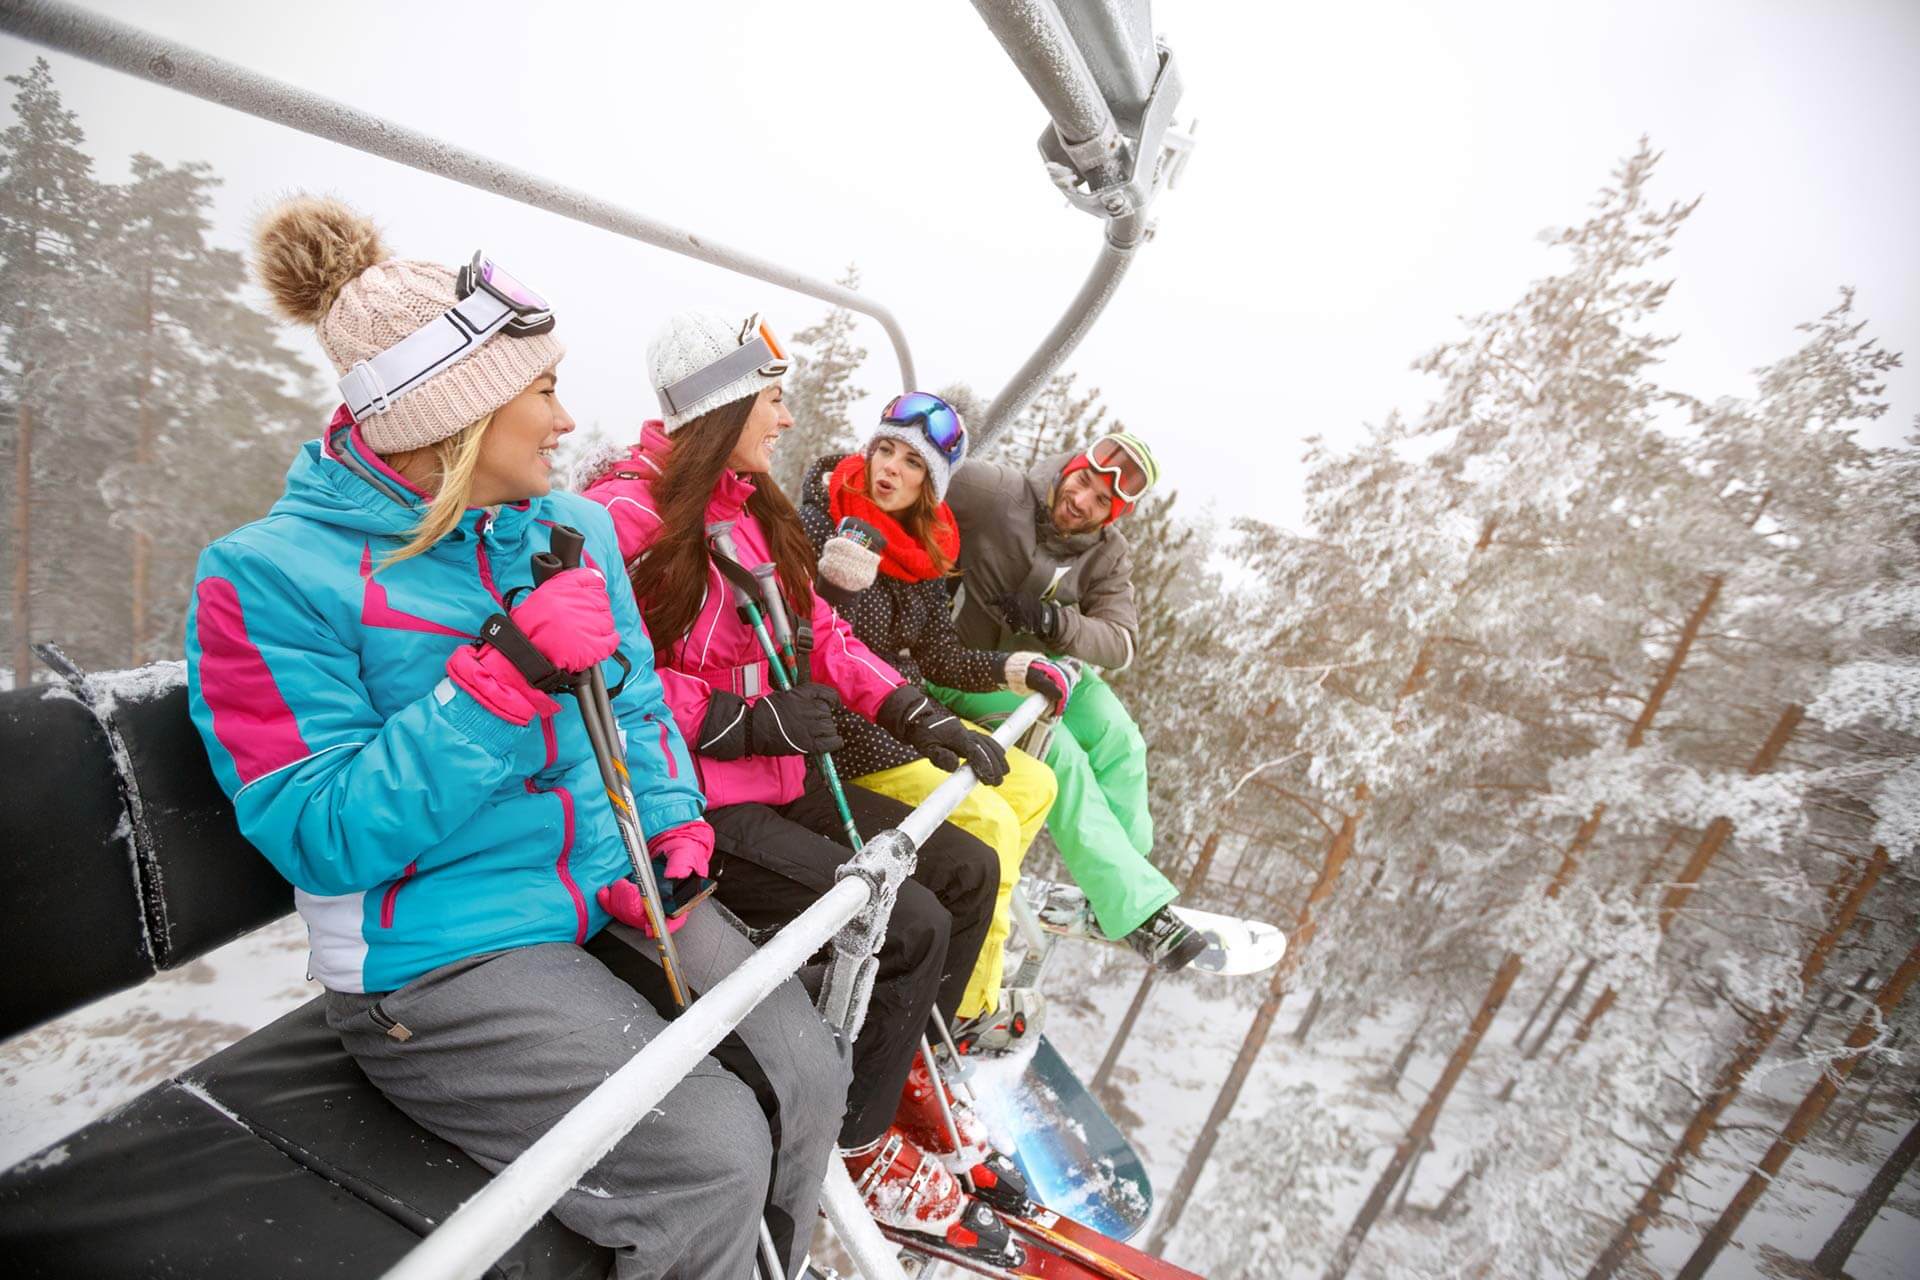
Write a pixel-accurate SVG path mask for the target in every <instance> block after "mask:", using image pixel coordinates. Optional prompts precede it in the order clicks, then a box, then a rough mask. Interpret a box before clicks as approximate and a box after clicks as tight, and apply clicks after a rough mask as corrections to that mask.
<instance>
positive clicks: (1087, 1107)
mask: <svg viewBox="0 0 1920 1280" xmlns="http://www.w3.org/2000/svg"><path fill="white" fill-rule="evenodd" d="M964 1061H965V1065H964V1066H963V1067H962V1068H961V1073H962V1078H963V1079H965V1080H966V1082H967V1084H968V1085H969V1087H970V1088H971V1090H972V1093H973V1099H974V1102H973V1106H974V1110H975V1112H976V1113H977V1114H978V1115H979V1116H980V1119H981V1121H982V1122H983V1123H984V1124H985V1125H986V1126H987V1132H988V1133H990V1134H992V1135H993V1138H994V1141H995V1144H996V1145H997V1146H999V1148H1000V1149H1001V1150H1002V1151H1005V1152H1006V1153H1007V1154H1008V1155H1009V1156H1011V1157H1012V1158H1013V1162H1014V1163H1015V1164H1016V1165H1018V1166H1019V1168H1020V1173H1021V1175H1022V1176H1023V1177H1025V1178H1026V1180H1027V1190H1028V1193H1029V1194H1030V1195H1031V1196H1032V1197H1033V1199H1034V1200H1036V1201H1037V1202H1039V1203H1040V1204H1043V1205H1045V1206H1046V1207H1047V1208H1048V1209H1049V1210H1051V1211H1052V1212H1054V1213H1057V1214H1060V1215H1062V1216H1063V1217H1064V1218H1067V1219H1071V1220H1073V1221H1074V1222H1075V1223H1077V1224H1080V1225H1081V1226H1083V1227H1085V1228H1088V1229H1091V1230H1092V1231H1094V1232H1097V1233H1098V1234H1099V1235H1101V1236H1104V1237H1106V1238H1108V1239H1110V1240H1116V1241H1118V1240H1125V1239H1127V1238H1129V1237H1130V1236H1132V1235H1133V1234H1134V1233H1135V1232H1136V1231H1138V1230H1139V1229H1140V1226H1141V1224H1142V1223H1144V1222H1145V1221H1146V1220H1147V1212H1148V1210H1150V1209H1151V1208H1152V1207H1153V1184H1152V1182H1151V1181H1149V1180H1148V1178H1147V1170H1146V1166H1145V1165H1143V1164H1142V1163H1141V1162H1140V1156H1139V1153H1138V1152H1136V1151H1135V1150H1134V1149H1133V1144H1132V1143H1130V1142H1128V1141H1127V1138H1126V1135H1125V1134H1123V1133H1121V1132H1120V1127H1119V1126H1118V1125H1116V1124H1115V1123H1114V1122H1113V1119H1112V1117H1110V1116H1109V1115H1107V1112H1106V1109H1105V1108H1104V1107H1102V1106H1101V1105H1100V1103H1099V1101H1098V1100H1097V1099H1095V1098H1094V1096H1093V1094H1091V1093H1090V1092H1088V1091H1087V1087H1086V1085H1084V1084H1082V1083H1080V1077H1079V1076H1077V1075H1075V1074H1074V1070H1073V1068H1072V1067H1070V1066H1068V1065H1067V1061H1066V1059H1065V1058H1062V1057H1061V1056H1060V1052H1059V1050H1057V1049H1055V1048H1054V1047H1053V1045H1052V1043H1051V1042H1049V1041H1048V1039H1047V1038H1046V1036H1044V1035H1042V1036H1038V1037H1036V1043H1035V1045H1034V1047H1033V1050H1032V1053H1031V1054H1030V1055H1027V1054H1020V1053H1015V1054H1011V1055H1009V1056H1007V1057H1003V1058H973V1057H969V1058H967V1059H965V1060H964Z"/></svg>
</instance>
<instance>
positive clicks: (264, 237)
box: [254, 196, 567, 453]
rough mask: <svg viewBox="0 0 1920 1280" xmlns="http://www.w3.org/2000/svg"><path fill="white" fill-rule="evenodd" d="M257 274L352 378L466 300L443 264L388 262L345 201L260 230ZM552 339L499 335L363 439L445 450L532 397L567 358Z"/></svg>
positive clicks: (400, 402)
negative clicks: (444, 443)
mask: <svg viewBox="0 0 1920 1280" xmlns="http://www.w3.org/2000/svg"><path fill="white" fill-rule="evenodd" d="M254 271H255V274H257V275H258V276H259V277H260V281H261V283H262V284H264V285H265V286H266V288H267V291H268V293H270V294H271V295H272V296H273V299H274V302H275V303H276V304H278V306H279V308H280V310H281V311H282V312H283V313H285V314H286V315H287V316H288V317H289V318H290V319H293V320H297V321H301V322H303V323H306V324H311V325H312V326H313V327H314V332H315V333H316V334H317V335H318V337H319V339H320V346H321V348H322V349H323V350H324V351H325V352H326V353H327V358H328V359H329V360H331V361H333V367H334V368H335V369H337V370H338V371H339V372H341V373H343V374H344V373H346V372H347V370H349V369H351V368H352V367H353V366H354V365H355V364H357V363H359V362H360V361H362V360H371V359H372V358H373V357H374V356H376V355H378V354H380V353H381V352H382V351H385V350H386V349H387V348H388V347H391V346H392V345H393V344H394V343H396V342H399V341H400V340H401V339H402V338H405V337H406V336H408V335H409V334H411V333H413V332H414V331H415V330H416V329H419V328H420V327H421V326H423V325H426V324H430V323H432V322H433V321H435V320H437V319H439V318H440V316H441V314H442V313H443V312H445V311H446V310H447V308H449V307H451V306H452V305H453V304H454V303H456V302H458V301H459V299H458V298H456V297H455V296H454V284H455V281H456V280H457V278H458V276H457V273H456V272H454V271H453V270H451V269H449V268H447V267H443V266H441V265H440V264H438V263H435V262H419V261H415V260H412V259H402V258H389V257H387V255H386V250H385V247H384V246H382V245H381V243H380V238H379V233H378V232H377V231H375V230H374V227H373V224H372V223H371V222H369V221H367V219H366V218H364V217H362V216H361V215H359V214H357V213H355V212H354V211H353V210H352V209H349V208H348V207H347V206H345V205H343V204H341V203H340V202H339V201H337V200H330V199H326V198H322V197H315V196H296V197H295V198H293V199H291V200H287V201H284V202H282V203H281V204H279V205H277V206H275V207H274V208H273V209H272V210H271V211H269V212H268V214H267V216H266V217H265V218H263V219H262V220H261V223H260V226H259V228H258V230H257V231H256V232H255V234H254ZM566 351H567V349H566V347H564V346H563V345H561V343H560V342H559V340H558V339H556V338H555V337H554V336H553V334H552V332H551V331H549V332H547V333H542V334H536V335H534V336H533V337H527V338H517V337H514V336H513V335H511V334H507V333H496V334H495V335H493V336H492V337H491V338H489V339H487V340H486V341H485V342H483V343H481V344H480V345H479V346H477V347H475V348H473V349H472V350H470V351H469V352H468V353H467V354H466V355H464V356H462V357H461V358H460V359H458V360H456V361H455V362H454V363H452V364H450V365H448V366H447V367H446V368H445V369H442V370H441V371H440V372H439V373H436V374H434V375H433V376H432V377H431V378H427V379H425V380H423V381H421V382H419V383H417V384H416V385H414V386H412V387H410V388H408V389H407V390H406V391H404V392H402V393H401V394H399V395H398V396H395V397H394V398H393V400H392V407H391V408H390V409H388V410H387V411H386V412H385V413H370V414H368V415H367V416H366V418H365V420H364V421H362V422H361V424H360V431H361V434H362V435H363V436H364V437H365V439H366V442H367V444H368V446H369V447H370V448H372V449H373V450H374V451H375V452H378V453H398V452H401V451H403V450H407V449H418V448H421V447H422V446H425V445H430V444H433V443H434V442H435V441H438V440H444V439H446V438H447V437H448V436H451V435H454V434H456V433H458V432H459V431H461V430H462V429H464V428H465V427H467V426H468V425H469V424H471V423H474V422H477V421H479V420H480V419H481V418H484V417H486V416H487V415H488V414H489V413H492V412H493V411H494V410H495V409H498V408H499V407H500V406H501V405H503V404H505V403H506V402H507V401H509V400H511V399H513V398H514V397H515V396H517V395H519V394H520V393H521V392H522V391H525V390H526V389H527V388H528V387H529V386H530V385H532V383H533V381H534V379H536V378H538V377H539V376H540V375H541V374H543V373H545V372H547V371H548V370H549V369H551V368H553V366H554V365H556V364H558V363H559V361H560V357H561V356H563V355H565V354H566Z"/></svg>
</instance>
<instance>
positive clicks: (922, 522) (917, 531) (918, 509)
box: [846, 448, 959, 578]
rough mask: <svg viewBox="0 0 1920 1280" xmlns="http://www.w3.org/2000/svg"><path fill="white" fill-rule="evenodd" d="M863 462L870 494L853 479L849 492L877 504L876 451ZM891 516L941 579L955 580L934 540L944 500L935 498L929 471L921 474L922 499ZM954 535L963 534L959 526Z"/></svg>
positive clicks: (849, 483)
mask: <svg viewBox="0 0 1920 1280" xmlns="http://www.w3.org/2000/svg"><path fill="white" fill-rule="evenodd" d="M862 460H863V461H864V462H865V463H866V466H865V467H864V468H862V470H861V474H862V476H863V477H864V483H865V485H866V491H865V492H864V493H862V492H861V491H860V490H859V489H858V488H856V487H855V486H854V484H853V482H852V480H850V479H849V480H848V481H847V485H846V488H847V491H848V492H849V493H859V494H860V496H861V497H863V498H865V499H866V500H867V501H868V502H875V500H874V496H873V450H872V448H868V450H867V452H866V455H865V457H864V458H863V459H862ZM875 505H876V506H877V505H879V504H878V503H877V502H875ZM888 514H890V515H892V516H893V518H894V520H895V521H896V522H897V523H898V524H899V525H900V527H901V528H902V529H904V530H906V533H907V536H908V537H909V538H912V539H913V540H914V541H915V542H917V543H919V544H920V549H921V550H922V551H924V552H926V553H927V559H929V560H931V561H933V567H934V568H935V569H936V570H938V571H939V574H940V576H941V577H943V578H945V577H950V576H952V574H953V561H952V560H950V559H949V558H948V557H947V553H946V552H944V551H942V550H941V549H940V544H939V543H937V542H935V541H934V540H933V529H934V525H935V524H936V523H937V521H938V519H939V516H940V499H939V498H937V497H935V496H934V492H933V476H932V474H931V473H929V472H927V471H925V470H922V471H921V473H920V496H919V497H917V498H915V499H914V500H913V505H912V506H910V507H908V508H907V509H906V510H905V511H900V512H889V513H888ZM954 532H956V533H958V532H959V529H958V527H957V526H956V527H955V530H954Z"/></svg>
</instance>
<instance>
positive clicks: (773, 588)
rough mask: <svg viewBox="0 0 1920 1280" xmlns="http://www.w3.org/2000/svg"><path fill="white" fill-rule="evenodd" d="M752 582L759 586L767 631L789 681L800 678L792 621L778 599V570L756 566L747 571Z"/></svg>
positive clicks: (767, 565)
mask: <svg viewBox="0 0 1920 1280" xmlns="http://www.w3.org/2000/svg"><path fill="white" fill-rule="evenodd" d="M747 572H748V573H751V574H752V575H753V580H754V581H755V582H757V583H759V584H760V600H761V603H762V604H763V605H764V606H765V608H764V610H763V612H764V613H765V614H766V617H767V622H768V623H769V624H770V626H769V630H771V631H772V632H773V640H774V643H775V644H776V645H778V646H779V648H780V657H781V659H782V660H783V661H784V662H785V663H786V666H787V675H788V677H789V678H790V679H794V680H798V679H799V678H800V650H799V648H798V646H797V645H796V644H795V643H794V639H793V620H792V619H791V618H789V617H787V610H786V605H785V602H784V601H782V600H781V599H780V581H779V576H778V575H779V569H778V568H777V567H776V566H775V565H773V564H771V563H768V564H757V565H755V566H754V567H753V568H751V569H749V570H747Z"/></svg>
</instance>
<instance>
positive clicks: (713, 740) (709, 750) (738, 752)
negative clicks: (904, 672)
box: [694, 681, 840, 760]
mask: <svg viewBox="0 0 1920 1280" xmlns="http://www.w3.org/2000/svg"><path fill="white" fill-rule="evenodd" d="M839 705H840V695H839V694H838V693H836V692H834V690H833V689H832V688H831V687H830V686H828V685H824V684H815V683H814V682H812V681H808V682H807V683H805V684H803V685H800V686H798V687H797V688H793V689H775V690H774V691H773V692H771V693H769V694H766V695H765V696H764V697H762V698H760V699H759V700H758V701H756V702H753V703H749V702H747V701H746V700H745V699H744V698H741V697H739V696H738V695H736V694H731V693H715V694H714V695H713V698H712V699H711V701H709V702H708V704H707V717H706V719H705V720H702V721H701V722H700V741H699V742H698V743H697V744H696V745H695V747H694V750H696V751H698V752H699V753H700V754H701V755H703V756H706V757H707V758H708V759H709V760H738V759H740V758H741V757H742V756H811V755H818V754H820V753H821V752H823V751H838V750H839V749H840V731H839V730H838V729H836V728H834V725H833V711H834V708H835V707H838V706H839Z"/></svg>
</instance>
